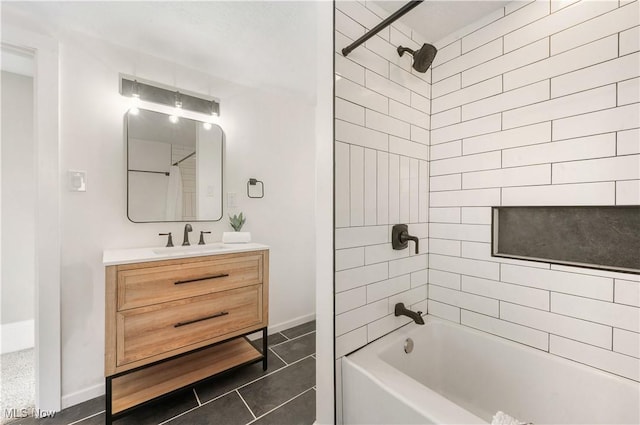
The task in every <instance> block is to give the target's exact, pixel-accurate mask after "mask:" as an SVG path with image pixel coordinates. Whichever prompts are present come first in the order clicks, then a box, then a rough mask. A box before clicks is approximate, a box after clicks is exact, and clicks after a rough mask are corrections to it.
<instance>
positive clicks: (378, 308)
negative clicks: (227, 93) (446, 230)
mask: <svg viewBox="0 0 640 425" xmlns="http://www.w3.org/2000/svg"><path fill="white" fill-rule="evenodd" d="M386 15H387V12H384V11H382V10H381V9H380V8H379V7H377V6H376V5H375V4H371V3H367V2H363V3H356V2H337V3H336V22H335V30H336V52H340V50H341V49H342V48H343V47H346V46H347V45H348V44H350V43H351V42H352V41H353V40H355V39H356V38H358V37H359V36H361V35H362V34H364V32H365V30H366V29H369V28H371V26H373V25H375V24H377V23H378V22H380V21H381V20H382V19H384V18H385V17H386ZM422 43H423V40H422V37H418V36H417V34H414V32H413V31H412V30H411V28H408V27H406V26H405V25H403V24H401V23H399V22H398V23H397V24H393V25H392V26H391V27H389V28H387V29H386V30H385V31H383V33H380V34H378V35H376V36H374V37H373V38H372V39H371V40H369V41H367V42H366V43H365V44H364V45H361V46H360V47H358V48H357V49H355V50H354V51H353V52H351V53H350V54H349V55H348V56H347V57H346V58H345V57H343V56H342V54H341V53H337V56H336V58H337V57H340V59H339V60H337V61H336V99H335V101H336V109H335V123H336V130H335V134H336V149H335V156H336V159H335V161H336V162H335V168H336V170H335V179H336V180H335V185H336V201H335V203H336V221H335V223H336V335H337V337H338V344H337V353H336V354H337V356H338V357H340V356H342V355H344V354H347V353H348V352H350V351H353V350H355V349H357V348H359V347H361V346H362V345H365V344H366V343H368V342H370V341H372V340H374V339H376V338H379V337H380V336H382V335H384V334H386V333H388V332H391V331H393V330H394V329H397V328H399V327H401V326H403V325H405V324H406V323H408V320H409V319H408V318H406V317H399V318H398V317H395V316H394V314H393V307H394V305H395V303H397V302H403V303H405V305H407V306H408V307H411V308H415V309H417V310H422V311H424V312H426V310H427V307H428V306H427V302H426V301H427V281H428V273H427V266H428V258H427V250H428V247H429V240H428V236H429V233H428V231H429V227H428V217H429V172H430V171H429V163H428V161H429V130H430V113H431V108H432V105H431V84H430V83H429V81H430V80H431V72H430V71H428V72H427V73H426V74H419V73H417V72H416V71H415V70H413V69H412V67H411V65H412V63H411V57H410V55H404V56H403V57H400V56H398V53H397V52H396V48H397V46H398V45H400V44H402V45H406V46H408V47H411V48H414V49H416V48H419V47H420V46H421V45H422ZM455 88H456V87H455V86H454V88H453V89H455ZM459 144H460V142H459ZM459 153H461V149H460V147H459V148H458V152H457V154H459ZM458 180H460V176H459V175H458ZM459 188H460V187H458V189H459ZM399 223H406V224H408V225H409V233H410V234H412V235H415V236H417V237H418V238H420V252H419V254H417V255H416V254H415V252H414V244H413V242H410V243H409V249H405V250H394V249H393V248H392V246H391V227H392V225H394V224H399Z"/></svg>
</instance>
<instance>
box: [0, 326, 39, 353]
mask: <svg viewBox="0 0 640 425" xmlns="http://www.w3.org/2000/svg"><path fill="white" fill-rule="evenodd" d="M34 346H35V322H34V319H30V320H23V321H21V322H13V323H5V324H3V325H2V326H0V352H1V353H2V354H6V353H13V352H14V351H20V350H26V349H27V348H33V347H34Z"/></svg>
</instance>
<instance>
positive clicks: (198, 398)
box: [192, 387, 202, 406]
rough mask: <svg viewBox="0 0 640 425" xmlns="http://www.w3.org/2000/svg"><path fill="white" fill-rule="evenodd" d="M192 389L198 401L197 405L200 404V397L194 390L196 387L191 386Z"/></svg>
mask: <svg viewBox="0 0 640 425" xmlns="http://www.w3.org/2000/svg"><path fill="white" fill-rule="evenodd" d="M192 390H193V395H195V396H196V401H197V402H198V406H202V403H201V402H200V397H198V393H197V392H196V387H193V388H192Z"/></svg>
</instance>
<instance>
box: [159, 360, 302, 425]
mask: <svg viewBox="0 0 640 425" xmlns="http://www.w3.org/2000/svg"><path fill="white" fill-rule="evenodd" d="M272 353H273V351H272ZM310 357H311V355H309V356H306V357H303V358H301V359H299V360H296V361H295V362H292V363H291V364H289V365H286V363H285V366H283V367H281V368H279V369H276V370H274V371H272V372H269V373H267V374H264V375H261V376H259V377H258V378H256V379H254V380H252V381H249V382H245V383H244V384H242V385H240V386H239V387H237V388H234V389H232V390H229V391H227V392H225V393H223V394H220V395H218V396H216V397H214V398H212V399H211V400H207V401H205V402H204V403H202V405H203V406H204V405H205V404H209V403H212V402H214V401H216V400H219V399H221V398H222V397H225V396H227V395H229V394H231V393H233V392H234V391H237V390H240V389H241V388H244V387H246V386H248V385H251V384H253V383H254V382H257V381H259V380H261V379H263V378H266V377H267V376H271V375H273V374H275V373H278V372H280V371H281V370H284V369H285V368H287V367H289V366H292V365H294V364H296V363H299V362H301V361H303V360H305V359H307V358H310ZM283 361H284V360H283ZM194 409H197V407H195V408H193V409H190V410H188V411H187V412H184V413H188V412H191V411H192V410H194ZM184 413H181V414H180V415H178V416H182V415H183V414H184ZM176 417H177V416H176ZM172 419H173V418H172ZM168 421H169V420H167V421H165V422H168ZM165 422H163V423H165ZM160 425H162V424H160Z"/></svg>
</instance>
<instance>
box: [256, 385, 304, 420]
mask: <svg viewBox="0 0 640 425" xmlns="http://www.w3.org/2000/svg"><path fill="white" fill-rule="evenodd" d="M314 389H315V387H311V388H309V389H306V390H304V391H303V392H301V393H300V394H298V395H296V396H294V397H292V398H290V399H289V400H287V401H285V402H284V403H282V404H280V405H278V406H276V407H274V408H273V409H271V410H269V411H267V412H265V413H263V414H262V415H260V416H258V417H256V416H255V415H254V418H255V419H254V420H253V421H251V422H249V423H248V424H247V425H250V424H252V423H254V422H255V421H257V420H258V419H261V418H263V417H265V416H267V415H268V414H270V413H271V412H273V411H275V410H277V409H279V408H281V407H282V406H284V405H285V404H287V403H289V402H291V401H293V400H295V399H296V398H298V397H300V396H302V395H304V394H306V393H308V392H309V391H313V390H314Z"/></svg>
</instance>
